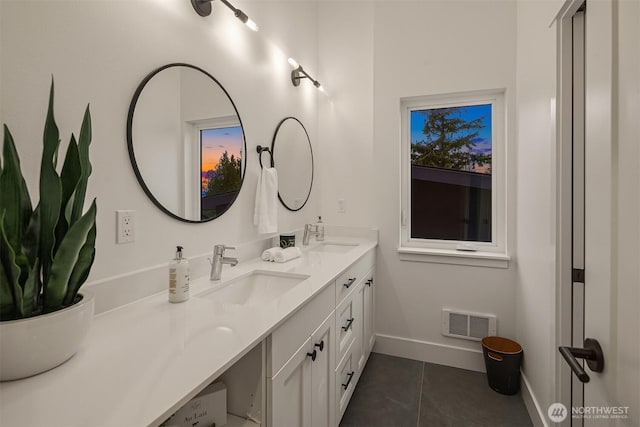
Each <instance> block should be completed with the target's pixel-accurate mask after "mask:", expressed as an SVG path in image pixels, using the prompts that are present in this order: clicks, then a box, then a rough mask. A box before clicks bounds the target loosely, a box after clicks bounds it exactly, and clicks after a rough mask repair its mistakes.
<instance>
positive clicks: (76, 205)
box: [69, 105, 91, 225]
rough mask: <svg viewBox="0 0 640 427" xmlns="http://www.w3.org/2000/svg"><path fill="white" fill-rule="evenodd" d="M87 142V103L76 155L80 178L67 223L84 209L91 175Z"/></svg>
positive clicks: (74, 219) (88, 129) (74, 220)
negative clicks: (78, 162) (78, 161)
mask: <svg viewBox="0 0 640 427" xmlns="http://www.w3.org/2000/svg"><path fill="white" fill-rule="evenodd" d="M89 144H91V112H90V111H89V105H87V108H86V109H85V111H84V117H83V119H82V127H81V128H80V136H79V137H78V157H79V160H80V178H79V179H78V185H77V186H76V190H75V196H74V199H73V209H72V210H71V219H70V221H69V224H70V225H72V224H74V223H75V222H76V221H77V220H78V218H80V216H81V215H82V210H83V209H84V198H85V196H86V193H87V182H88V181H89V175H91V162H90V161H89Z"/></svg>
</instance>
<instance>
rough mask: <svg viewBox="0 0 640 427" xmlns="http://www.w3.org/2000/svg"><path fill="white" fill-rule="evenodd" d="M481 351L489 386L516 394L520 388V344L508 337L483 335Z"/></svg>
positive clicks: (502, 391)
mask: <svg viewBox="0 0 640 427" xmlns="http://www.w3.org/2000/svg"><path fill="white" fill-rule="evenodd" d="M482 353H483V354H484V365H485V367H486V368H487V380H488V381H489V387H491V388H492V389H493V390H495V391H497V392H498V393H502V394H509V395H510V394H516V393H517V392H518V390H520V364H521V363H522V354H523V351H522V346H521V345H520V344H518V343H517V342H515V341H513V340H510V339H509V338H503V337H484V338H483V339H482Z"/></svg>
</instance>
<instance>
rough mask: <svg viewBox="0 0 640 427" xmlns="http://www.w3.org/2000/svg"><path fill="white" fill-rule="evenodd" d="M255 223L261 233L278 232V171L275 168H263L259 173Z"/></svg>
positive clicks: (254, 213) (254, 214) (254, 212)
mask: <svg viewBox="0 0 640 427" xmlns="http://www.w3.org/2000/svg"><path fill="white" fill-rule="evenodd" d="M253 224H254V225H257V226H258V233H261V234H267V233H276V232H278V172H277V171H276V170H275V168H262V170H261V172H260V175H258V188H257V189H256V205H255V209H254V211H253Z"/></svg>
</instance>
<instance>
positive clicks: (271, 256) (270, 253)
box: [262, 246, 302, 262]
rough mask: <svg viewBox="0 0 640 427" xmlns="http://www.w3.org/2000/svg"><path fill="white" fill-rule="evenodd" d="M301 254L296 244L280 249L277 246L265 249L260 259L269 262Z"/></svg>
mask: <svg viewBox="0 0 640 427" xmlns="http://www.w3.org/2000/svg"><path fill="white" fill-rule="evenodd" d="M300 256H302V251H300V248H298V247H296V246H292V247H289V248H286V249H282V248H280V247H279V246H275V247H273V248H270V249H267V250H266V251H264V252H262V259H263V260H264V261H271V262H287V261H290V260H292V259H296V258H299V257H300Z"/></svg>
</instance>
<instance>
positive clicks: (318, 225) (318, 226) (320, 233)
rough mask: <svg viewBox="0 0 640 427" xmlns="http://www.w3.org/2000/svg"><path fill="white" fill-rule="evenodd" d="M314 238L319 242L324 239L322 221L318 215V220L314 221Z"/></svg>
mask: <svg viewBox="0 0 640 427" xmlns="http://www.w3.org/2000/svg"><path fill="white" fill-rule="evenodd" d="M316 232H317V233H318V234H316V240H317V241H319V242H321V241H323V240H324V223H323V222H322V217H321V216H319V217H318V222H316Z"/></svg>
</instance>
